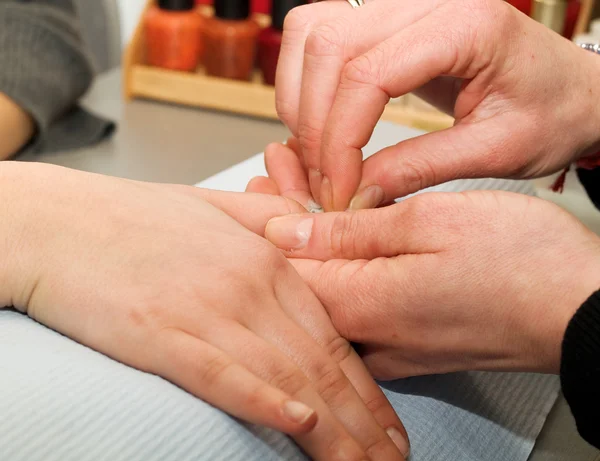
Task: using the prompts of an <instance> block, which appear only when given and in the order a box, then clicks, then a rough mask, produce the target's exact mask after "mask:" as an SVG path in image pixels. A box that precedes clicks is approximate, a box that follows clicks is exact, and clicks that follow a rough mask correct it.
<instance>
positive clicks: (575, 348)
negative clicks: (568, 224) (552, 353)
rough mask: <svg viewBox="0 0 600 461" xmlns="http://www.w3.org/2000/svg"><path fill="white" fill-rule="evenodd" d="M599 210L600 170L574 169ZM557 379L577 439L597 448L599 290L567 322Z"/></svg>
mask: <svg viewBox="0 0 600 461" xmlns="http://www.w3.org/2000/svg"><path fill="white" fill-rule="evenodd" d="M577 175H578V176H579V179H580V181H581V184H582V185H583V186H584V188H585V189H586V191H587V194H588V196H589V197H590V199H591V200H592V202H593V203H594V205H595V206H596V208H598V209H600V169H595V170H584V169H579V170H577ZM560 380H561V384H562V388H563V393H564V395H565V398H566V399H567V402H568V403H569V406H570V407H571V411H572V413H573V416H575V420H576V422H577V428H578V430H579V433H580V434H581V436H582V437H583V438H584V439H585V440H587V441H588V442H589V443H591V444H592V445H594V446H596V447H598V448H600V291H598V292H596V293H594V294H593V295H592V296H591V297H590V298H589V299H588V300H587V301H586V302H585V303H584V304H583V306H581V308H580V309H579V310H578V311H577V313H576V314H575V316H574V317H573V318H572V319H571V321H570V323H569V326H568V327H567V331H566V333H565V337H564V340H563V345H562V360H561V369H560Z"/></svg>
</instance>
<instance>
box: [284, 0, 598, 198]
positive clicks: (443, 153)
mask: <svg viewBox="0 0 600 461" xmlns="http://www.w3.org/2000/svg"><path fill="white" fill-rule="evenodd" d="M598 75H600V59H599V58H598V56H595V55H594V54H593V53H590V52H587V51H583V50H581V49H579V48H578V47H577V46H575V45H574V44H572V43H571V42H569V41H568V40H565V39H563V38H562V37H560V36H559V35H557V34H555V33H553V32H551V31H550V30H549V29H547V28H546V27H544V26H542V25H540V24H538V23H536V22H535V21H533V20H532V19H530V18H527V17H526V16H525V15H523V14H521V13H519V12H518V11H517V10H516V9H514V8H512V7H511V6H510V5H508V4H507V3H505V2H503V1H499V0H422V1H412V0H377V1H370V2H368V3H367V4H366V5H365V6H362V7H360V8H358V9H353V8H352V7H351V6H350V5H349V4H348V3H347V2H344V1H328V2H319V3H316V4H311V5H307V6H303V7H300V8H296V9H294V10H293V11H292V12H291V13H290V14H289V16H288V18H287V20H286V24H285V31H284V37H283V45H282V54H281V57H280V63H279V67H278V74H277V107H278V111H279V114H280V116H281V119H282V120H283V121H284V122H285V123H286V124H287V126H288V127H289V128H290V129H291V131H292V133H293V134H294V136H295V137H296V138H298V140H299V142H300V146H301V151H302V158H303V161H304V163H305V165H306V167H307V168H306V169H307V177H308V180H309V182H310V186H311V187H310V189H311V191H312V194H313V196H314V198H315V199H316V200H317V201H318V202H319V203H321V204H323V205H324V207H325V209H326V210H345V209H346V208H347V207H348V206H350V207H351V208H353V209H358V208H374V207H376V206H378V205H379V204H381V203H384V202H386V201H390V200H393V199H395V198H397V197H399V196H404V195H407V194H409V193H411V192H415V191H417V190H420V189H423V188H425V187H427V186H431V185H434V184H439V183H442V182H445V181H448V180H451V179H456V178H463V177H485V176H494V177H519V178H529V177H534V176H539V175H545V174H548V173H551V172H553V171H557V170H559V169H561V168H563V167H564V166H566V165H568V164H569V163H570V162H571V161H573V160H574V159H577V158H579V157H581V156H585V155H589V154H591V153H594V150H595V149H596V148H597V147H598V146H597V145H598V140H599V139H600V131H599V130H598V126H600V123H599V120H600V104H599V98H600V91H599V90H598V88H597V76H598ZM411 91H417V93H418V94H419V95H421V96H423V97H424V98H425V99H427V100H428V101H429V102H431V103H433V104H435V105H436V106H438V107H439V108H441V109H443V110H445V111H446V112H448V113H450V114H452V115H454V117H455V118H456V124H455V126H454V127H452V128H450V129H448V130H445V131H440V132H436V133H432V134H427V135H425V136H421V137H418V138H416V139H411V140H408V141H403V142H401V143H399V144H397V145H395V146H390V147H388V148H386V149H384V150H383V151H381V152H379V153H378V154H377V155H375V156H373V157H371V158H369V159H368V160H366V161H365V162H364V164H363V160H362V152H361V149H362V148H363V147H364V146H365V145H366V143H367V141H368V140H369V138H370V136H371V134H372V132H373V129H374V127H375V124H376V123H377V121H378V120H379V118H380V116H381V114H382V112H383V110H384V107H385V105H386V103H387V102H388V101H389V99H390V97H397V96H401V95H404V94H406V93H408V92H411Z"/></svg>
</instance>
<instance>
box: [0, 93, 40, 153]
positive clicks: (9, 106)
mask: <svg viewBox="0 0 600 461" xmlns="http://www.w3.org/2000/svg"><path fill="white" fill-rule="evenodd" d="M0 120H1V123H0V139H1V140H2V144H0V160H6V159H7V158H9V157H11V156H12V155H13V154H14V153H15V152H18V151H19V150H21V148H22V147H23V146H24V145H25V144H26V143H27V141H29V140H30V139H31V137H32V136H33V134H34V132H35V124H34V121H33V119H32V118H31V116H30V115H29V114H28V113H27V112H25V111H24V110H23V109H22V108H21V107H19V106H18V105H17V104H16V103H15V102H14V101H12V100H11V99H10V98H9V97H7V96H6V95H5V94H3V93H0Z"/></svg>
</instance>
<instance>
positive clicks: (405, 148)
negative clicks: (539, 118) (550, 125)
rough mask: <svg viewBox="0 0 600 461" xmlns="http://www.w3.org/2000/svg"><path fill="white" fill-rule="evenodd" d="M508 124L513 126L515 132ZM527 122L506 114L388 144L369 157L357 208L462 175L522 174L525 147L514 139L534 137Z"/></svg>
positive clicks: (495, 175)
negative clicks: (508, 128)
mask: <svg viewBox="0 0 600 461" xmlns="http://www.w3.org/2000/svg"><path fill="white" fill-rule="evenodd" d="M502 127H510V130H511V133H510V136H508V133H507V131H506V130H504V129H503V128H502ZM527 127H528V124H526V123H520V121H519V116H518V115H517V114H513V113H511V114H501V115H497V116H495V117H493V118H490V119H487V120H483V121H481V122H478V123H469V122H464V123H463V122H461V123H459V124H458V125H456V126H454V127H453V128H450V129H447V130H443V131H437V132H434V133H429V134H426V135H423V136H419V137H417V138H413V139H409V140H406V141H403V142H401V143H399V144H397V145H395V146H391V147H388V148H385V149H383V150H381V151H380V152H378V153H377V154H375V155H374V156H372V157H369V158H368V159H367V160H365V162H364V165H363V167H362V179H361V182H360V185H359V187H358V192H357V193H356V195H355V197H354V199H353V204H354V205H355V208H356V209H365V208H372V207H373V206H376V203H375V202H377V201H378V200H383V201H386V200H388V201H389V200H394V199H396V198H399V197H404V196H406V195H409V194H411V193H414V192H417V191H420V190H423V189H425V188H427V187H431V186H435V185H438V184H443V183H445V182H448V181H452V180H455V179H461V178H487V177H516V176H517V175H518V174H519V173H520V171H522V160H521V159H522V152H520V151H517V149H515V147H513V145H512V144H511V143H510V140H511V139H520V140H526V139H527V138H528V137H530V136H531V133H530V130H529V129H528V128H527ZM507 140H508V142H507ZM373 190H377V191H378V192H377V193H376V194H374V193H373V192H372V191H373Z"/></svg>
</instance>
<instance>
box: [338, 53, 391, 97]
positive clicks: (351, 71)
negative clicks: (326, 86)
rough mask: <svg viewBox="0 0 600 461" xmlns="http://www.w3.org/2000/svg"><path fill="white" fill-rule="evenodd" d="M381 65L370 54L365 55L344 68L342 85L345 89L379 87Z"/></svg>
mask: <svg viewBox="0 0 600 461" xmlns="http://www.w3.org/2000/svg"><path fill="white" fill-rule="evenodd" d="M380 81H381V65H380V63H377V62H375V59H374V58H373V56H372V55H371V54H369V53H367V54H363V55H361V56H359V57H357V58H355V59H353V60H351V61H350V62H348V63H347V64H346V65H345V66H344V70H343V72H342V79H341V83H340V85H342V86H345V87H350V88H354V87H363V86H367V85H369V86H370V85H374V86H379V84H380Z"/></svg>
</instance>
